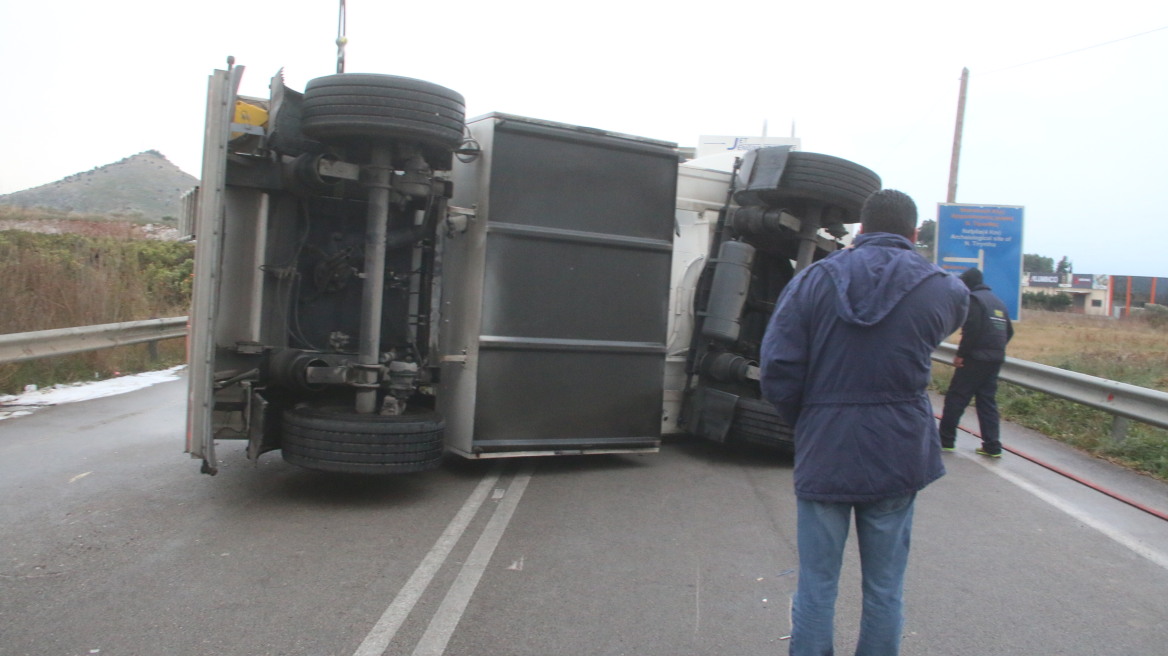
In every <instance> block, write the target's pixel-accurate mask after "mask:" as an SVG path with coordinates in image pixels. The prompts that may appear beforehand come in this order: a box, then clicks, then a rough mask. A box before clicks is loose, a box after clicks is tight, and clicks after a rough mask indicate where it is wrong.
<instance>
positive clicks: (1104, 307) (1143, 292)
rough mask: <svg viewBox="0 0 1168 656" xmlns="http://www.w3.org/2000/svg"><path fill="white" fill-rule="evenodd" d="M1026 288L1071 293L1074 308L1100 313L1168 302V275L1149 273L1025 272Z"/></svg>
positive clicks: (1120, 313)
mask: <svg viewBox="0 0 1168 656" xmlns="http://www.w3.org/2000/svg"><path fill="white" fill-rule="evenodd" d="M1157 283H1158V284H1157ZM1157 287H1159V291H1160V295H1159V300H1157V296H1156V290H1157ZM1022 291H1023V292H1034V293H1039V294H1067V295H1069V296H1070V297H1071V309H1070V311H1071V312H1074V313H1076V314H1088V315H1096V316H1111V317H1122V316H1126V315H1128V314H1131V311H1132V309H1138V308H1142V307H1143V306H1144V305H1145V304H1146V303H1159V304H1161V305H1164V304H1168V279H1165V278H1151V277H1147V276H1109V275H1097V274H1090V273H1071V274H1062V275H1059V274H1057V273H1024V274H1022Z"/></svg>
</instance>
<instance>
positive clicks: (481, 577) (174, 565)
mask: <svg viewBox="0 0 1168 656" xmlns="http://www.w3.org/2000/svg"><path fill="white" fill-rule="evenodd" d="M184 389H185V388H184V382H181V381H180V382H169V383H163V384H160V385H157V386H154V387H151V388H148V389H146V390H142V391H139V392H135V393H132V394H125V395H121V396H114V397H108V398H104V399H98V400H93V401H86V402H81V403H72V404H67V405H61V406H57V407H53V408H49V409H45V410H42V411H40V412H37V413H35V414H33V415H30V416H26V417H16V418H11V419H7V420H4V421H0V495H2V498H3V501H4V503H3V506H2V508H0V527H2V528H0V531H2V533H0V654H2V655H4V656H8V655H20V654H29V655H36V656H41V655H58V654H59V655H68V656H71V655H86V654H101V655H103V656H113V655H123V654H129V655H134V654H142V655H152V656H153V655H159V654H238V655H260V654H273V655H275V654H279V655H281V656H289V655H300V654H303V655H306V656H325V655H338V656H339V655H344V656H349V655H355V656H357V655H370V654H395V655H396V654H403V655H416V656H422V655H431V656H437V655H440V654H445V655H449V656H454V655H460V656H461V655H465V656H484V655H486V656H499V655H512V656H527V655H530V656H544V655H556V654H564V655H582V656H583V655H588V656H593V655H619V654H629V655H633V654H636V655H638V656H641V655H643V656H667V655H668V656H678V655H686V654H693V655H719V656H720V655H732V654H743V655H747V654H749V655H752V656H753V655H761V654H785V653H786V644H787V643H786V642H785V641H784V640H783V639H782V638H783V636H785V635H786V634H787V633H788V632H789V625H788V619H787V616H788V604H789V598H790V594H791V593H792V591H793V590H794V584H795V574H794V569H795V567H796V565H797V560H796V555H795V546H794V544H795V534H794V527H795V523H794V500H793V497H792V495H791V463H790V461H789V460H788V459H786V458H783V457H780V456H773V455H767V454H760V453H752V452H744V451H727V450H725V449H722V448H720V447H718V446H716V445H713V444H706V443H703V442H698V441H688V440H673V441H669V442H668V443H666V444H665V446H664V447H663V449H662V451H661V453H659V454H654V455H646V456H592V457H566V458H542V459H538V458H531V459H522V460H500V461H464V460H459V459H457V458H455V459H451V460H449V461H448V462H446V463H445V464H444V466H443V467H442V468H441V469H439V470H437V471H434V472H428V473H423V474H411V475H406V476H396V477H368V478H366V477H344V476H333V475H324V474H320V473H315V472H311V471H307V470H302V469H298V468H296V467H293V466H291V465H287V464H285V463H284V462H283V461H282V460H281V459H280V456H279V454H278V453H271V454H267V455H265V456H263V457H262V458H261V460H260V462H259V463H258V465H257V464H253V463H250V462H249V461H247V460H246V458H245V456H244V445H243V444H242V443H240V442H221V443H220V448H219V455H220V457H221V459H222V463H221V465H220V473H219V475H218V476H215V477H211V476H206V475H202V474H200V473H199V466H198V463H197V462H196V461H193V460H190V459H189V458H188V457H187V456H186V455H185V454H183V453H182V449H183V421H184V420H183V414H184V412H185V410H184ZM970 421H973V420H972V419H970ZM974 426H975V427H976V424H974ZM1004 441H1005V442H1006V443H1007V445H1008V446H1011V447H1014V448H1016V449H1017V450H1019V452H1021V453H1025V454H1027V455H1031V456H1035V457H1036V458H1038V459H1042V460H1044V461H1046V462H1049V463H1053V464H1055V465H1057V466H1058V467H1059V468H1060V469H1063V470H1067V471H1072V470H1073V471H1074V472H1078V473H1079V474H1080V475H1082V476H1084V477H1085V478H1087V479H1090V480H1092V481H1094V482H1096V483H1098V484H1099V486H1100V487H1102V488H1105V489H1107V490H1110V491H1114V492H1117V493H1121V494H1123V495H1124V496H1126V497H1129V498H1130V499H1132V500H1134V501H1136V502H1138V503H1144V504H1146V505H1150V506H1153V507H1157V508H1159V509H1160V510H1162V511H1163V510H1168V486H1165V485H1163V484H1161V483H1158V482H1155V481H1151V480H1149V479H1147V478H1143V477H1139V476H1134V475H1131V474H1130V473H1128V472H1125V471H1123V470H1119V469H1116V468H1115V467H1112V466H1110V465H1108V464H1107V463H1102V462H1099V461H1096V460H1092V459H1089V458H1084V457H1082V456H1080V455H1078V454H1076V453H1074V452H1073V451H1070V450H1067V449H1065V448H1062V447H1061V445H1058V444H1057V443H1054V442H1052V441H1050V440H1047V439H1046V438H1043V437H1042V436H1038V435H1035V434H1033V433H1029V432H1027V431H1023V430H1021V429H1018V428H1017V427H1013V426H1007V427H1006V431H1005V436H1004ZM976 444H977V443H976V441H975V440H974V439H973V438H970V437H968V436H967V437H964V438H962V439H961V440H959V443H958V446H959V452H958V453H956V454H951V455H947V456H946V458H947V460H946V462H947V466H948V468H949V474H948V475H947V476H946V477H945V478H943V479H941V480H940V481H938V482H937V483H935V484H934V485H932V486H930V487H929V488H928V489H926V490H925V491H924V492H923V493H922V494H921V495H920V497H919V501H918V506H917V520H916V529H915V535H914V545H913V555H912V559H911V563H910V572H909V579H908V583H907V594H908V618H907V624H906V637H905V641H904V648H903V652H902V653H904V654H906V655H916V654H930V655H937V654H944V655H950V656H959V655H964V654H970V655H974V654H976V655H979V656H985V655H993V654H1018V655H1028V656H1033V655H1041V654H1068V655H1070V654H1074V655H1080V654H1090V655H1099V654H1132V655H1141V656H1144V655H1148V654H1162V653H1166V652H1168V647H1166V645H1168V621H1166V620H1168V605H1166V604H1165V600H1166V599H1168V555H1166V554H1168V522H1165V521H1164V520H1162V519H1158V518H1155V517H1153V516H1152V515H1150V514H1148V513H1146V512H1143V511H1141V510H1138V509H1136V508H1134V507H1132V506H1131V505H1129V504H1126V503H1121V502H1120V501H1116V500H1114V499H1112V498H1110V497H1108V496H1105V495H1104V494H1102V493H1100V492H1098V491H1095V490H1092V489H1088V488H1086V487H1084V486H1083V485H1082V484H1080V483H1076V482H1072V481H1070V480H1069V479H1067V478H1066V477H1064V476H1061V475H1058V474H1056V473H1053V472H1051V471H1050V470H1049V469H1044V468H1041V467H1038V466H1037V465H1034V464H1032V463H1031V462H1029V461H1028V460H1026V459H1024V458H1022V457H1019V456H1017V455H1014V454H1010V455H1007V457H1005V458H1003V459H1002V460H1001V461H995V462H987V461H983V460H982V459H979V458H978V457H977V456H975V455H973V453H972V451H973V448H974V447H975V446H976ZM853 547H854V545H853ZM858 613H859V578H858V567H857V563H856V559H855V550H854V548H853V549H851V550H850V553H849V556H848V562H847V564H846V567H845V573H844V578H843V581H842V587H841V599H840V604H839V612H838V616H837V645H838V647H839V652H840V653H851V649H852V645H853V644H854V640H855V635H856V631H857V627H858Z"/></svg>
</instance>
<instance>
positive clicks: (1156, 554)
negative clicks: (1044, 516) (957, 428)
mask: <svg viewBox="0 0 1168 656" xmlns="http://www.w3.org/2000/svg"><path fill="white" fill-rule="evenodd" d="M958 455H960V456H961V457H963V458H968V459H970V460H974V461H976V462H977V463H978V464H979V465H981V466H982V467H985V468H986V469H988V470H990V471H992V472H993V473H995V474H997V475H998V476H1001V477H1002V478H1004V479H1006V480H1007V481H1009V482H1011V483H1013V484H1014V485H1017V486H1018V487H1020V488H1022V489H1023V490H1026V491H1027V492H1029V493H1031V494H1033V495H1034V496H1036V497H1038V498H1039V499H1042V500H1043V501H1045V502H1047V503H1049V504H1050V505H1052V506H1054V507H1055V508H1058V509H1059V510H1061V511H1063V512H1064V513H1066V514H1068V515H1070V516H1071V517H1073V518H1074V519H1076V520H1078V521H1080V522H1082V523H1084V524H1086V525H1087V526H1090V527H1091V528H1093V529H1095V530H1096V531H1099V532H1100V533H1102V534H1103V535H1105V536H1107V537H1108V538H1111V539H1112V540H1114V541H1115V542H1118V543H1119V544H1121V545H1123V546H1124V547H1127V548H1128V549H1130V550H1131V551H1133V552H1135V553H1136V554H1138V555H1140V556H1143V557H1144V558H1147V559H1148V560H1150V561H1152V562H1153V563H1155V564H1156V565H1159V566H1160V567H1162V568H1164V569H1168V554H1165V553H1164V552H1161V551H1157V550H1156V549H1153V548H1151V547H1149V546H1147V545H1146V544H1144V543H1143V542H1141V541H1139V540H1137V539H1136V538H1135V537H1133V536H1131V535H1129V534H1128V533H1126V532H1124V531H1121V530H1119V529H1117V528H1115V527H1113V526H1108V525H1107V524H1106V523H1104V522H1103V521H1101V520H1099V519H1096V518H1095V517H1093V516H1092V515H1090V514H1088V513H1086V512H1084V511H1083V510H1082V509H1080V508H1078V507H1076V506H1075V505H1073V504H1071V503H1070V502H1068V501H1066V500H1064V499H1062V498H1061V497H1059V496H1057V495H1055V494H1052V493H1050V492H1048V491H1046V490H1044V489H1042V488H1040V487H1038V486H1037V485H1035V484H1033V483H1031V482H1030V481H1027V480H1025V479H1024V478H1022V477H1020V476H1018V475H1017V474H1013V473H1011V472H1009V471H1006V470H1005V469H1003V468H1001V467H999V466H997V464H996V462H994V461H989V462H987V459H986V458H985V457H983V456H973V455H970V454H968V453H963V452H958Z"/></svg>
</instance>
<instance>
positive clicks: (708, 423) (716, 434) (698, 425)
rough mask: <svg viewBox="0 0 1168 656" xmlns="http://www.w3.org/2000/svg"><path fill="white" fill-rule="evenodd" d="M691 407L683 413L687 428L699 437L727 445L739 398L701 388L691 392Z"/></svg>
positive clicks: (689, 401)
mask: <svg viewBox="0 0 1168 656" xmlns="http://www.w3.org/2000/svg"><path fill="white" fill-rule="evenodd" d="M687 405H688V406H689V407H688V408H687V410H686V411H683V416H685V417H686V422H685V423H686V426H687V427H688V428H689V430H690V431H691V432H692V433H693V434H694V435H697V436H699V437H704V438H706V439H707V440H711V441H714V442H718V443H720V444H721V443H725V442H726V437H727V436H728V435H729V434H730V425H731V424H732V423H733V422H734V410H735V408H736V407H737V406H738V396H737V395H735V394H731V393H729V392H723V391H721V390H716V389H710V388H708V387H699V388H697V389H695V390H693V391H692V392H690V396H689V399H687Z"/></svg>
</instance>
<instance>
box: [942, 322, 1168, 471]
mask: <svg viewBox="0 0 1168 656" xmlns="http://www.w3.org/2000/svg"><path fill="white" fill-rule="evenodd" d="M958 338H959V336H958V335H955V336H953V337H952V338H951V339H950V340H949V341H951V342H953V343H956V342H957V341H958ZM1009 355H1010V356H1011V357H1014V358H1018V359H1022V360H1030V361H1032V362H1038V363H1041V364H1046V365H1050V366H1054V367H1059V368H1061V369H1067V370H1069V371H1076V372H1079V373H1084V374H1088V375H1091V376H1098V377H1100V378H1107V379H1110V380H1117V381H1120V382H1124V383H1129V384H1132V385H1139V386H1140V387H1148V388H1151V389H1158V390H1160V391H1165V392H1168V329H1166V328H1165V327H1164V326H1162V325H1157V324H1156V322H1154V321H1148V320H1142V319H1120V320H1117V319H1110V318H1107V317H1089V316H1084V315H1076V314H1066V313H1058V312H1045V311H1040V310H1024V311H1023V313H1022V320H1021V321H1019V322H1017V323H1016V324H1015V335H1014V339H1013V341H1011V342H1010V346H1009ZM933 371H934V381H935V384H936V387H937V388H938V389H939V390H940V391H944V390H945V389H947V387H948V384H949V379H950V376H951V372H952V370H951V369H950V368H949V367H948V366H946V365H937V366H934V368H933ZM998 401H999V406H1000V407H1001V410H1002V416H1003V417H1004V418H1006V419H1008V420H1010V421H1013V422H1015V423H1018V424H1021V425H1023V426H1026V427H1027V428H1031V429H1034V430H1037V431H1040V432H1042V433H1044V434H1046V435H1049V436H1051V437H1054V438H1056V439H1059V440H1062V441H1064V442H1066V443H1068V444H1071V445H1073V446H1076V447H1078V448H1080V449H1083V450H1085V451H1088V452H1090V453H1092V454H1095V455H1097V456H1099V457H1102V458H1106V459H1108V460H1111V461H1113V462H1117V463H1119V464H1122V465H1124V466H1127V467H1130V468H1132V469H1135V470H1138V471H1141V472H1144V473H1148V474H1151V475H1153V476H1155V477H1157V478H1160V479H1162V480H1168V431H1164V430H1160V429H1156V428H1152V427H1150V426H1147V425H1143V424H1136V423H1133V424H1132V425H1131V428H1130V429H1129V430H1128V433H1127V436H1126V438H1124V439H1123V440H1122V441H1119V442H1116V441H1114V440H1113V439H1112V438H1111V426H1112V421H1113V419H1112V416H1111V415H1110V414H1108V413H1106V412H1103V411H1100V410H1092V409H1089V408H1086V407H1084V406H1080V405H1077V404H1075V403H1071V402H1069V401H1063V400H1061V399H1056V398H1054V397H1051V396H1048V395H1046V394H1043V393H1041V392H1035V391H1032V390H1027V389H1024V388H1020V387H1016V386H1014V385H1010V384H1003V385H1002V386H1001V389H1000V391H999V393H998Z"/></svg>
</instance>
